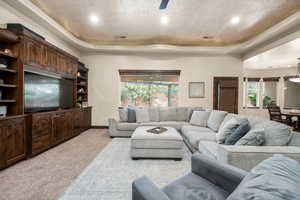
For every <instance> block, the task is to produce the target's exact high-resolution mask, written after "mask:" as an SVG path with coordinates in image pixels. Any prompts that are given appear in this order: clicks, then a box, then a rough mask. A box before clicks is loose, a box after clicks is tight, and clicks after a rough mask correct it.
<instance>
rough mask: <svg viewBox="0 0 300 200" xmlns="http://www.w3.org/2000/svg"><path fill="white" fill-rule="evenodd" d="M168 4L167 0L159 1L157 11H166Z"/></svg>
mask: <svg viewBox="0 0 300 200" xmlns="http://www.w3.org/2000/svg"><path fill="white" fill-rule="evenodd" d="M168 3H169V0H162V1H161V4H160V6H159V9H160V10H164V9H166V8H167V6H168Z"/></svg>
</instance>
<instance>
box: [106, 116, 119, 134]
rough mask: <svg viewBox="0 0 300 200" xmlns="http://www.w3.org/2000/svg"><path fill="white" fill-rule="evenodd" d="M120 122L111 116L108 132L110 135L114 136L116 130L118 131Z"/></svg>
mask: <svg viewBox="0 0 300 200" xmlns="http://www.w3.org/2000/svg"><path fill="white" fill-rule="evenodd" d="M118 123H119V122H118V121H117V120H116V119H113V118H109V119H108V133H109V135H110V136H114V135H115V134H114V133H115V132H116V131H117V124H118Z"/></svg>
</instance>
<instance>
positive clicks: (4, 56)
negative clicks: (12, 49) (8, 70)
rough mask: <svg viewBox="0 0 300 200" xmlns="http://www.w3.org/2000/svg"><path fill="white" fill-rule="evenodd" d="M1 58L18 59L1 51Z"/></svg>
mask: <svg viewBox="0 0 300 200" xmlns="http://www.w3.org/2000/svg"><path fill="white" fill-rule="evenodd" d="M0 57H2V58H8V59H17V57H16V56H14V55H11V54H8V53H5V52H3V51H0Z"/></svg>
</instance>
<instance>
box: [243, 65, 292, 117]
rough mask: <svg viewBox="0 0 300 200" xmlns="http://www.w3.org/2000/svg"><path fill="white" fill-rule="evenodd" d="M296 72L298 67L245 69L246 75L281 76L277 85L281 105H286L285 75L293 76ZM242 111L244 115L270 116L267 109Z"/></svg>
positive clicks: (278, 99)
mask: <svg viewBox="0 0 300 200" xmlns="http://www.w3.org/2000/svg"><path fill="white" fill-rule="evenodd" d="M295 74H296V68H278V69H266V70H250V69H244V76H245V77H260V78H264V77H281V78H280V80H279V82H278V86H277V102H278V105H279V106H280V107H284V79H283V77H284V76H292V75H295ZM241 113H242V114H244V115H254V116H260V117H264V118H269V114H268V111H267V110H266V109H262V108H260V109H242V110H241Z"/></svg>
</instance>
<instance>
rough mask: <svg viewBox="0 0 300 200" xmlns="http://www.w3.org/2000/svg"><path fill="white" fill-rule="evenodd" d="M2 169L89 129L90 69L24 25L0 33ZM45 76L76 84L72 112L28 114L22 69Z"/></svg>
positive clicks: (0, 166)
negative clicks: (42, 72) (57, 76)
mask: <svg viewBox="0 0 300 200" xmlns="http://www.w3.org/2000/svg"><path fill="white" fill-rule="evenodd" d="M0 59H2V60H1V62H2V61H3V60H4V61H5V65H6V66H7V67H0V79H1V80H2V82H0V90H1V97H0V106H5V107H6V108H7V116H5V117H0V169H3V168H6V167H8V166H10V165H12V164H14V163H16V162H18V161H20V160H22V159H25V158H30V157H32V156H35V155H37V154H39V153H41V152H43V151H45V150H47V149H49V148H51V147H54V146H56V145H58V144H60V143H62V142H64V141H67V140H69V139H70V138H72V137H75V136H77V135H79V134H80V133H82V132H84V131H86V130H87V129H89V128H90V127H91V116H92V113H91V112H92V108H91V107H84V108H83V107H82V108H80V107H79V108H77V107H76V106H82V104H83V103H84V102H87V101H88V69H87V68H86V67H85V66H84V64H83V63H80V62H78V59H77V58H76V57H74V56H72V55H70V54H68V53H66V52H65V51H63V50H61V49H59V48H57V47H55V46H53V45H52V44H50V43H48V42H47V41H46V40H45V39H44V38H43V37H42V36H39V35H37V34H36V33H34V32H32V31H31V30H29V29H27V28H26V27H24V26H22V25H20V24H8V26H7V29H0ZM25 66H30V67H31V68H36V69H37V70H45V71H49V72H51V73H56V74H60V75H62V76H64V77H68V78H70V79H72V80H73V83H74V84H73V108H71V109H65V110H57V111H51V112H38V113H30V114H26V113H24V67H25Z"/></svg>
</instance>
